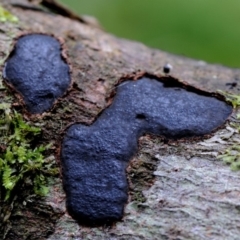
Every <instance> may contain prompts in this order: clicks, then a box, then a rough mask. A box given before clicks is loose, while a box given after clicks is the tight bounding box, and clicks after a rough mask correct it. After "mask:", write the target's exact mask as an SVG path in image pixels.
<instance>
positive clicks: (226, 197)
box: [0, 0, 240, 240]
mask: <svg viewBox="0 0 240 240" xmlns="http://www.w3.org/2000/svg"><path fill="white" fill-rule="evenodd" d="M0 3H1V4H2V5H3V6H4V7H5V8H6V9H8V10H9V11H10V12H11V13H13V14H14V15H15V16H17V17H18V18H19V22H18V23H16V24H15V23H10V22H6V23H1V25H0V70H1V72H2V69H3V66H4V61H5V59H6V57H7V56H8V55H9V53H10V51H11V49H12V47H13V43H14V40H15V38H16V37H17V36H20V35H21V34H23V33H31V32H33V33H39V32H40V33H46V34H50V35H54V36H55V37H58V38H61V39H63V40H64V45H65V49H66V51H67V56H68V61H69V63H70V65H71V78H72V82H73V86H72V88H71V89H70V90H69V91H68V92H67V94H66V95H65V96H64V97H63V98H61V99H60V100H59V101H57V103H56V104H55V106H54V108H53V109H52V110H51V111H49V112H47V113H44V114H43V115H41V116H36V115H35V116H34V115H29V114H27V113H26V111H25V110H24V106H18V110H19V111H20V112H22V113H23V115H24V117H25V119H27V120H28V121H30V122H32V123H35V124H36V123H37V124H38V125H41V126H42V131H43V140H44V142H46V143H49V142H53V143H54V146H55V148H56V149H55V152H54V154H53V156H54V157H55V158H56V161H57V154H56V153H57V150H58V148H59V145H60V142H61V137H62V133H63V131H64V129H65V128H66V127H67V126H68V125H69V124H71V123H73V122H82V123H88V124H90V123H91V122H92V121H93V120H94V118H95V117H96V116H97V115H98V113H99V112H100V111H101V110H103V109H104V108H105V107H106V106H107V97H108V96H109V94H110V93H111V91H112V90H113V88H114V85H115V84H116V83H117V81H118V80H119V79H120V78H121V77H123V76H125V75H128V74H132V73H137V72H138V71H143V72H144V71H146V72H148V73H151V74H157V75H164V73H163V66H164V65H165V64H166V63H170V64H171V65H172V66H173V69H172V71H171V75H172V76H173V77H175V78H178V79H180V80H181V81H184V82H187V83H188V84H191V85H193V86H196V87H199V88H203V89H205V90H208V91H210V92H215V91H216V90H218V89H219V90H223V91H229V92H232V93H237V92H238V91H239V90H238V86H237V85H236V87H233V88H232V89H229V85H228V84H227V83H232V82H236V83H237V84H238V81H239V80H240V70H238V69H230V68H227V67H223V66H220V65H213V64H208V63H205V62H203V61H198V60H191V59H188V58H185V57H181V56H175V55H172V54H169V53H166V52H163V51H160V50H156V49H150V48H148V47H146V46H145V45H143V44H141V43H136V42H132V41H128V40H124V39H120V38H117V37H115V36H112V35H111V34H108V33H106V32H105V31H103V30H102V29H100V28H99V27H97V26H94V25H93V24H90V23H88V21H87V20H86V21H80V20H78V19H76V18H75V19H71V18H70V17H67V16H62V15H59V14H56V13H52V12H51V11H46V10H42V9H41V8H40V7H39V6H38V5H36V4H34V3H33V2H31V1H27V0H11V1H9V0H1V1H0ZM1 81H2V78H1ZM9 95H12V92H11V91H9V90H7V89H5V90H3V91H0V97H1V100H2V101H4V99H6V98H8V96H9ZM17 103H18V102H17V98H13V100H12V104H13V105H17ZM237 111H238V110H236V111H235V112H234V113H233V116H235V114H237ZM233 121H235V120H234V118H233V117H232V118H231V119H230V120H229V121H228V122H227V123H226V124H225V126H224V127H223V128H222V129H220V130H218V131H216V132H215V133H214V134H213V135H212V136H211V138H210V139H198V140H185V141H177V142H175V141H168V142H163V141H162V140H161V138H159V137H152V136H144V137H141V138H140V140H139V150H138V153H137V154H136V156H135V157H134V158H133V159H132V160H131V163H130V165H129V167H128V169H127V173H128V178H129V182H130V190H129V196H130V197H129V201H128V204H127V205H126V207H125V212H124V217H123V219H122V221H120V222H117V223H116V224H114V226H111V227H96V228H88V227H83V226H80V225H78V224H77V223H76V222H75V221H74V220H73V219H72V218H71V217H70V216H69V215H68V214H67V211H66V209H65V193H64V191H63V189H62V182H61V176H59V177H56V178H54V179H52V181H51V186H50V193H49V194H48V196H47V197H45V198H42V199H39V198H36V197H34V196H26V197H25V198H24V197H23V196H21V197H19V199H23V200H22V201H23V202H24V204H20V203H19V204H18V205H17V206H16V207H15V208H14V211H13V212H12V214H11V217H10V219H9V221H8V228H9V229H8V231H7V235H6V239H51V240H55V239H56V240H57V239H59V240H63V239H207V240H209V239H236V240H237V239H239V236H240V215H239V214H240V202H239V197H240V187H239V186H240V172H233V171H231V170H230V168H229V166H227V165H225V164H224V163H223V162H222V161H220V160H218V159H217V158H216V157H217V156H218V154H219V153H220V152H223V151H224V150H225V149H227V148H228V147H230V146H233V145H234V144H238V143H239V141H240V138H239V137H240V136H239V133H238V130H237V129H236V128H234V127H233V126H232V125H231V122H233ZM59 169H60V164H59ZM23 202H22V203H23Z"/></svg>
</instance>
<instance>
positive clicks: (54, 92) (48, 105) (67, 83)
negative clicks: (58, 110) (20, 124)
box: [3, 33, 72, 114]
mask: <svg viewBox="0 0 240 240" xmlns="http://www.w3.org/2000/svg"><path fill="white" fill-rule="evenodd" d="M3 78H4V80H5V81H4V82H5V84H6V85H7V86H8V87H9V88H10V89H11V90H12V91H13V92H14V93H15V95H16V97H17V98H18V99H19V103H20V104H21V105H23V106H25V107H26V110H27V113H30V114H42V113H43V112H45V111H49V110H51V109H52V108H53V106H54V105H55V103H56V102H57V100H59V99H60V98H61V97H64V95H65V94H66V93H67V92H68V91H69V90H70V89H71V88H72V81H71V65H70V63H69V61H68V58H67V53H66V48H65V45H64V42H63V40H62V39H59V38H56V37H55V36H53V35H50V34H45V33H24V34H21V35H20V36H19V37H18V38H16V40H15V41H14V46H13V49H12V51H11V53H10V55H9V57H8V59H7V60H6V62H5V66H4V69H3Z"/></svg>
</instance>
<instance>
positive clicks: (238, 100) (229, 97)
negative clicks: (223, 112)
mask: <svg viewBox="0 0 240 240" xmlns="http://www.w3.org/2000/svg"><path fill="white" fill-rule="evenodd" d="M218 92H219V93H221V94H222V95H223V96H224V97H225V98H226V101H227V102H230V103H232V105H233V107H234V108H237V107H239V106H240V95H237V94H232V93H228V92H223V91H218Z"/></svg>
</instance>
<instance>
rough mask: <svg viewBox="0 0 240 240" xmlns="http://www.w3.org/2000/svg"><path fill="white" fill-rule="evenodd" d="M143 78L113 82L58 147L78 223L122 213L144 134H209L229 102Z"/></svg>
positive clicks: (69, 205)
mask: <svg viewBox="0 0 240 240" xmlns="http://www.w3.org/2000/svg"><path fill="white" fill-rule="evenodd" d="M169 82H170V84H165V83H163V82H161V81H159V80H157V79H154V78H152V79H151V78H147V77H143V78H141V79H140V80H137V81H125V82H123V83H122V84H120V85H119V86H118V87H117V93H116V95H115V97H114V99H113V102H112V104H111V105H110V107H108V108H107V109H105V110H104V111H103V112H102V114H101V115H100V116H99V117H98V118H97V119H96V121H95V122H94V123H93V124H92V125H91V126H84V125H82V124H75V125H72V126H71V127H70V128H69V129H68V130H67V132H66V135H65V137H64V139H63V143H62V149H61V162H62V170H63V184H64V189H65V191H66V195H67V209H68V211H69V213H70V214H71V215H72V217H73V218H75V219H77V220H78V221H79V222H80V223H83V224H90V225H95V224H107V223H111V222H113V221H116V220H119V219H121V218H122V216H123V210H124V205H125V204H126V203H127V199H128V184H127V178H126V173H125V170H126V167H127V164H128V162H129V160H130V159H131V158H132V156H133V155H134V154H135V153H136V151H137V147H138V146H137V142H138V138H139V137H140V136H141V135H143V134H145V133H150V134H151V133H152V134H157V135H163V136H165V137H167V138H181V137H190V136H201V135H204V134H208V133H210V132H211V131H213V130H214V129H216V128H218V127H219V126H221V125H222V124H223V123H224V122H225V121H226V119H227V118H228V116H229V115H230V114H231V112H232V107H231V106H229V105H228V104H226V103H225V102H224V101H221V100H219V99H217V98H215V97H212V96H210V95H209V96H207V94H206V93H204V92H202V93H201V91H198V92H199V93H195V92H193V91H190V90H185V89H184V88H182V87H179V86H180V85H181V84H179V83H176V84H175V83H171V78H169Z"/></svg>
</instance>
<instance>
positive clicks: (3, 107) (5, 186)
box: [0, 103, 57, 201]
mask: <svg viewBox="0 0 240 240" xmlns="http://www.w3.org/2000/svg"><path fill="white" fill-rule="evenodd" d="M0 131H1V138H0V186H1V189H2V193H3V194H2V199H4V200H5V201H8V200H9V199H11V198H12V197H13V196H12V195H14V192H17V191H16V190H17V189H22V188H23V187H26V186H28V187H29V186H30V187H31V189H32V191H33V192H34V193H35V194H37V195H41V196H44V195H46V194H47V192H48V188H47V186H46V184H47V176H48V175H52V174H56V173H57V169H56V168H53V164H54V163H53V162H48V161H46V159H45V158H44V155H43V153H44V151H46V150H47V149H49V147H50V145H47V146H37V144H36V142H37V140H38V138H39V136H40V133H41V130H40V128H37V127H34V126H31V125H29V124H28V123H26V122H25V121H24V120H23V118H22V116H21V114H19V113H17V112H16V111H12V110H11V108H10V104H8V103H1V104H0Z"/></svg>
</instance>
